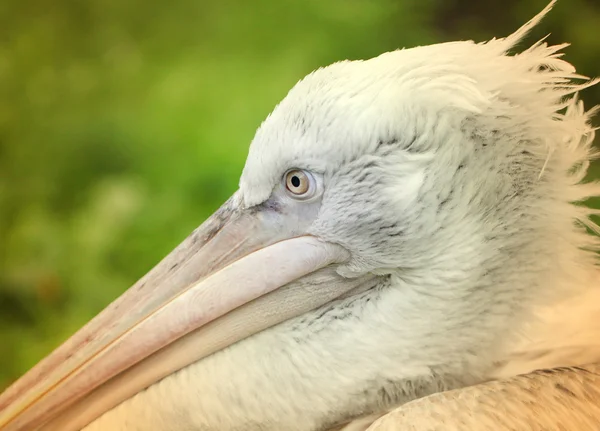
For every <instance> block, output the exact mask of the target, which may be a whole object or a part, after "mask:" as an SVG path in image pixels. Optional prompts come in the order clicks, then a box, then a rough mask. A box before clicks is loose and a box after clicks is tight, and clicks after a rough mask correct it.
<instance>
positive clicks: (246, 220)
mask: <svg viewBox="0 0 600 431" xmlns="http://www.w3.org/2000/svg"><path fill="white" fill-rule="evenodd" d="M296 222H297V221H296ZM288 224H290V222H287V221H286V215H285V214H281V213H279V211H278V209H277V208H276V207H273V206H268V205H263V206H262V207H259V208H250V209H244V208H242V204H241V198H240V197H239V193H236V194H235V195H234V196H233V197H232V198H231V199H229V200H228V201H227V202H226V203H225V204H224V205H223V206H222V207H221V208H220V209H219V210H218V211H217V212H216V213H215V214H214V215H213V216H211V217H210V218H209V219H208V220H207V221H206V222H205V223H204V224H202V225H201V226H200V227H199V228H198V229H196V230H195V231H194V232H193V233H192V234H191V235H190V236H189V237H188V238H187V239H186V240H185V241H184V242H183V243H182V244H180V245H179V246H178V247H177V248H176V249H175V250H173V251H172V252H171V253H170V254H169V255H168V256H167V257H166V258H164V259H163V261H162V262H160V263H159V264H158V265H157V266H156V267H155V268H154V269H152V270H151V271H150V272H149V273H148V274H147V275H146V276H144V277H143V278H142V279H140V280H139V281H138V282H137V283H136V284H135V285H133V286H132V287H131V288H130V289H129V290H128V291H126V292H125V293H124V294H123V295H122V296H121V297H119V298H118V299H117V300H116V301H114V302H113V303H112V304H110V305H109V306H108V307H107V308H106V309H104V310H103V311H102V312H101V313H100V314H99V315H98V316H96V317H95V318H94V319H92V320H91V321H90V322H89V323H87V324H86V325H85V326H84V327H83V328H82V329H81V330H79V331H78V332H77V333H76V334H75V335H73V336H72V337H71V338H70V339H69V340H67V341H66V342H65V343H64V344H63V345H62V346H60V347H59V348H58V349H56V350H55V351H54V352H53V353H52V354H50V355H49V356H48V357H46V358H45V359H44V360H42V361H41V362H40V363H39V364H38V365H36V366H35V367H34V368H33V369H32V370H30V371H29V372H28V373H27V374H26V375H25V376H24V377H22V378H21V379H20V380H18V381H17V382H16V383H15V384H14V385H12V386H11V387H10V388H9V389H8V390H7V391H6V392H4V393H3V394H2V396H0V430H2V431H24V430H27V431H31V430H44V431H49V430H60V431H68V430H78V429H81V428H82V427H84V426H86V425H87V424H88V423H90V422H92V421H93V420H94V419H95V418H97V417H98V416H100V415H101V414H103V413H104V412H106V411H108V410H110V409H111V408H112V407H114V406H115V405H117V404H119V403H120V402H122V401H123V400H125V399H128V398H130V397H131V396H133V395H135V394H136V393H137V392H139V391H141V390H143V389H145V388H147V387H148V386H150V385H152V384H153V383H155V382H156V381H158V380H160V379H162V378H164V377H166V376H168V375H169V374H171V373H173V372H175V371H177V370H178V369H181V368H183V367H185V366H187V365H189V364H191V363H193V362H196V361H198V360H199V359H201V358H203V357H205V356H207V355H209V354H211V353H213V352H215V351H217V350H220V349H222V348H224V347H227V346H228V345H231V344H232V343H235V342H237V341H239V340H241V339H243V338H246V337H248V336H250V335H252V334H253V333H256V332H259V331H261V330H263V329H266V328H268V327H270V326H273V325H275V324H277V323H280V322H282V321H284V320H287V319H289V318H290V317H293V316H295V315H299V314H302V313H305V312H307V311H309V310H310V309H314V308H316V307H318V306H320V305H322V304H324V303H326V302H329V301H331V300H333V299H335V298H336V297H339V296H341V295H344V294H345V293H346V292H347V291H348V290H350V289H355V288H357V287H358V286H359V285H360V284H361V283H363V282H364V280H349V279H341V277H340V276H338V275H337V274H336V273H335V270H334V268H333V267H332V266H331V265H332V264H335V263H341V262H343V261H345V260H347V258H348V254H347V252H346V251H345V250H344V249H342V248H341V247H339V246H337V245H334V244H329V243H324V242H322V241H320V240H319V239H317V238H315V237H313V236H308V235H302V234H301V233H298V232H294V229H296V230H298V229H297V227H296V228H290V227H289V226H287V225H288ZM324 283H327V289H318V287H319V286H320V285H322V284H324ZM294 287H295V288H294Z"/></svg>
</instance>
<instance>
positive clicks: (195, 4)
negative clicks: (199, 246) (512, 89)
mask: <svg viewBox="0 0 600 431" xmlns="http://www.w3.org/2000/svg"><path fill="white" fill-rule="evenodd" d="M546 3H547V1H546V0H527V1H524V0H493V1H480V0H254V1H245V0H223V1H220V2H216V1H201V0H196V1H193V0H178V1H177V0H175V1H172V2H148V1H142V0H86V1H83V2H82V1H76V0H54V1H52V2H49V1H46V0H2V1H1V2H0V390H1V389H2V388H3V387H5V386H6V385H7V384H9V383H10V382H11V381H12V380H14V379H15V378H16V377H18V376H19V375H20V374H21V373H23V372H24V371H26V370H27V369H28V368H29V367H31V366H32V365H33V364H34V363H35V362H37V361H38V360H39V359H40V358H41V357H42V356H44V355H46V354H47V353H49V351H50V350H52V349H53V348H54V347H55V346H56V345H57V344H59V343H60V342H62V341H63V340H64V339H65V338H67V337H68V336H69V335H70V334H72V333H73V332H74V331H75V330H76V329H77V328H78V327H79V326H81V325H82V324H83V323H84V322H85V321H87V320H88V319H89V318H90V317H92V316H93V315H94V314H96V313H97V312H98V311H100V310H101V309H102V308H103V307H104V306H106V305H107V304H108V303H109V302H110V301H111V300H112V299H114V298H115V297H117V296H118V295H119V294H120V293H121V292H122V291H124V290H125V289H126V288H127V287H128V286H129V285H131V284H132V283H133V282H134V281H135V280H136V279H138V278H139V277H140V276H141V275H143V274H144V273H145V272H146V271H147V270H148V269H150V268H151V267H152V266H153V265H154V264H155V263H156V262H157V261H159V260H160V259H161V258H162V257H163V256H164V255H165V254H166V253H167V252H168V251H169V250H170V249H171V248H172V247H174V246H175V245H176V244H177V243H179V242H180V241H181V240H182V239H183V238H184V237H186V236H187V234H188V233H189V232H190V231H191V230H192V229H194V228H195V227H196V226H197V225H198V224H200V223H201V222H202V221H203V219H204V218H205V217H206V216H208V215H209V214H210V213H211V212H212V211H213V210H215V209H216V208H217V207H218V206H219V204H220V203H221V202H222V201H223V200H225V199H226V198H227V197H228V196H229V195H230V194H231V193H232V192H233V191H234V190H235V189H236V184H237V180H238V177H239V174H240V172H241V169H242V166H243V163H244V159H245V157H246V151H247V146H248V144H249V142H250V140H251V139H252V136H253V133H254V131H255V129H256V128H257V126H258V125H259V124H260V122H261V120H262V119H263V118H264V117H265V116H266V115H267V114H268V113H269V111H270V110H271V109H272V108H273V107H274V105H275V104H276V103H277V102H278V101H279V100H280V99H281V98H283V97H284V96H285V94H286V92H287V90H288V89H289V88H290V87H292V86H293V85H294V83H295V82H296V81H297V80H298V79H300V78H301V77H302V76H304V75H305V74H307V73H308V72H310V71H311V70H313V69H315V68H317V67H319V66H323V65H327V64H329V63H332V62H334V61H337V60H342V59H346V58H350V59H357V58H368V57H372V56H376V55H378V54H380V53H382V52H384V51H389V50H393V49H396V48H399V47H404V46H406V47H410V46H414V45H417V44H430V43H437V42H443V41H448V40H455V39H474V40H477V41H482V40H486V39H489V38H491V37H493V36H504V35H507V34H508V33H510V32H512V31H513V30H515V29H516V28H518V27H519V26H520V25H521V24H523V23H524V22H525V21H526V20H527V19H529V18H530V17H532V16H533V15H534V14H535V13H536V12H538V11H539V10H541V9H542V8H543V7H544V6H545V5H546ZM598 3H599V2H598V1H597V0H560V1H559V4H558V5H557V6H556V7H555V9H554V11H553V12H552V13H551V14H550V15H549V16H548V17H547V18H546V20H544V22H543V25H541V26H540V27H539V28H537V29H536V30H535V32H534V34H533V35H532V36H531V37H530V38H529V39H528V41H529V42H531V41H533V40H534V39H539V38H541V37H542V36H544V35H546V34H547V33H550V32H551V33H552V36H551V37H550V41H551V42H554V43H558V42H563V41H568V42H571V43H572V44H573V46H572V47H571V48H568V49H567V56H566V58H567V60H569V61H571V62H572V63H574V64H575V65H577V67H578V71H579V72H580V73H582V74H584V75H588V76H596V75H600V70H599V68H598V59H599V58H600V37H598V36H599V34H598V33H599V32H598V30H597V26H598V25H599V24H600V5H599V4H598ZM584 99H585V100H586V102H587V105H588V106H592V105H594V104H597V103H599V102H600V89H599V88H593V89H590V90H586V93H585V94H584Z"/></svg>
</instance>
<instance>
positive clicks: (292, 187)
mask: <svg viewBox="0 0 600 431" xmlns="http://www.w3.org/2000/svg"><path fill="white" fill-rule="evenodd" d="M284 180H285V188H286V189H287V191H288V192H289V193H290V194H291V195H292V197H295V198H302V199H307V198H310V197H311V196H312V195H313V194H314V193H315V190H316V184H315V179H314V178H313V176H312V174H311V173H310V172H307V171H304V170H302V169H291V170H289V171H287V172H286V173H285V175H284Z"/></svg>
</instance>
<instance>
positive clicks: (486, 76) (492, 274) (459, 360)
mask: <svg viewBox="0 0 600 431" xmlns="http://www.w3.org/2000/svg"><path fill="white" fill-rule="evenodd" d="M550 7H551V5H550V6H548V7H547V8H546V9H545V10H544V11H543V12H542V13H540V14H539V15H538V16H536V17H535V18H534V19H533V20H532V21H530V22H529V23H528V24H526V25H525V26H524V27H522V28H521V29H520V30H518V31H517V32H516V33H514V34H512V35H511V36H509V37H507V38H504V39H494V40H491V41H489V42H487V43H482V44H476V43H473V42H453V43H444V44H438V45H432V46H425V47H418V48H412V49H405V50H399V51H394V52H389V53H386V54H383V55H381V56H379V57H377V58H373V59H371V60H367V61H345V62H340V63H336V64H333V65H331V66H328V67H326V68H323V69H319V70H317V71H315V72H313V73H312V74H310V75H309V76H307V77H306V78H304V79H303V80H302V81H300V82H299V83H298V84H297V85H296V86H295V87H294V88H293V89H292V90H291V91H290V93H289V94H288V95H287V97H286V98H285V99H284V100H283V101H282V102H281V103H280V104H279V105H278V106H277V107H276V108H275V110H274V111H273V113H272V114H271V115H270V116H269V117H268V118H267V119H266V120H265V122H264V123H263V124H262V125H261V127H260V128H259V130H258V131H257V133H256V136H255V138H254V140H253V142H252V145H251V147H250V152H249V155H248V160H247V163H246V166H245V168H244V172H243V174H242V177H241V180H240V190H239V192H238V195H237V196H238V197H239V199H241V201H242V203H243V206H244V207H245V208H249V209H252V208H262V209H264V208H267V209H268V211H271V212H270V213H267V214H274V213H277V214H279V215H282V217H285V218H286V220H287V222H288V223H291V224H290V226H291V228H290V229H291V232H292V234H293V235H305V234H308V235H312V236H315V237H317V238H318V239H320V240H322V241H324V242H328V243H334V244H337V245H339V246H341V247H342V248H344V249H345V250H347V251H348V252H349V256H350V258H349V259H348V260H347V261H345V262H343V263H341V264H339V265H336V266H334V267H333V268H334V269H335V271H336V272H337V274H339V275H335V274H333V273H332V274H330V276H332V277H338V278H340V276H341V277H345V278H355V277H371V278H372V277H373V276H377V279H376V285H375V286H374V287H372V288H369V289H366V290H365V291H362V292H359V293H357V294H355V295H346V296H345V297H342V298H340V299H337V300H335V301H333V302H330V303H328V304H326V305H324V306H322V307H320V308H318V309H316V310H314V311H311V312H308V313H305V314H302V315H301V316H298V317H295V318H293V319H291V320H288V321H286V322H284V323H281V324H279V325H277V326H274V327H271V328H270V329H267V330H264V331H262V332H259V333H257V334H255V335H253V336H252V337H250V338H247V339H245V340H243V341H241V342H238V343H237V344H233V345H232V346H230V347H228V348H226V349H224V350H221V351H219V352H217V353H215V354H213V355H211V356H208V357H207V358H204V359H202V360H200V361H198V362H195V363H193V364H192V365H189V366H187V367H186V368H183V369H182V370H180V371H178V372H175V373H173V374H171V375H170V376H169V377H167V378H165V379H163V380H161V381H160V382H158V383H156V384H154V385H153V386H151V387H150V388H148V389H147V390H145V391H143V392H140V393H139V394H137V395H136V396H134V397H132V398H130V399H128V400H126V401H125V402H123V403H122V404H120V405H119V406H117V407H116V408H114V409H112V410H111V411H109V412H108V413H106V414H104V415H103V416H102V417H101V418H99V419H98V420H96V421H95V422H93V423H92V424H91V425H89V426H88V427H87V428H86V431H105V430H115V431H119V430H123V431H125V430H127V431H137V430H140V431H141V430H144V431H148V430H156V431H166V430H178V431H184V430H190V431H191V430H222V431H226V430H242V429H243V430H254V429H256V430H298V431H309V430H325V429H328V428H330V427H334V426H340V425H343V424H346V423H348V422H349V421H352V420H353V419H356V418H361V417H368V420H367V421H366V423H367V424H368V423H370V422H371V421H372V420H373V419H374V418H376V417H378V416H381V415H383V414H385V413H386V412H388V411H390V410H391V409H394V408H395V407H397V406H399V405H402V404H404V403H406V402H409V401H411V400H414V399H418V398H422V397H426V396H428V395H430V394H434V393H439V392H442V391H445V390H449V389H456V388H461V387H465V386H470V385H476V384H479V383H482V382H485V381H488V380H491V379H502V378H509V379H513V380H508V381H507V382H506V383H498V385H500V386H498V387H507V388H510V390H507V394H508V395H509V396H510V397H511V401H513V402H514V403H515V404H514V405H517V406H518V399H519V394H520V393H525V392H527V388H528V386H527V383H523V381H526V382H537V381H538V380H536V379H537V377H531V378H530V379H529V380H519V379H516V380H514V376H515V375H517V374H521V373H528V372H530V371H533V370H535V369H538V368H545V367H557V366H566V365H582V364H586V363H590V362H595V361H600V341H598V340H600V319H598V315H599V314H598V313H600V286H598V272H597V268H596V266H595V260H596V256H595V254H594V252H593V250H595V249H597V248H598V239H597V238H596V237H593V236H590V235H588V234H586V232H585V230H584V228H583V225H585V226H588V227H591V228H594V229H596V226H595V225H594V224H593V223H592V222H591V221H589V219H588V217H589V215H590V213H591V212H592V211H591V210H590V209H588V208H586V207H584V206H580V205H573V202H579V201H582V200H584V199H586V198H587V197H589V196H595V195H600V187H599V186H598V185H597V184H596V183H590V184H582V180H583V178H584V176H585V174H586V171H587V167H588V164H589V161H590V159H591V158H592V155H593V150H592V146H591V144H592V140H593V135H594V132H593V129H592V126H591V125H590V122H589V119H590V116H591V113H590V112H585V110H584V108H583V104H582V103H581V102H578V101H577V97H576V93H577V91H579V90H581V89H582V88H585V87H587V86H589V85H592V84H593V83H594V81H590V80H588V79H586V78H582V77H580V76H579V75H577V74H576V72H575V69H574V68H573V66H572V65H571V64H569V63H568V62H566V61H564V60H562V59H561V58H560V56H561V54H560V51H561V49H562V48H563V47H564V45H560V46H548V45H546V44H545V43H543V42H540V43H536V44H535V45H533V46H532V47H530V48H528V49H525V50H524V51H522V52H520V53H519V54H516V55H508V54H507V52H508V51H509V50H512V49H514V47H515V46H516V45H517V44H518V42H519V41H520V40H521V39H522V38H523V37H524V36H525V34H526V33H527V32H528V31H529V30H530V29H531V28H532V27H533V26H534V25H535V24H536V23H537V22H538V21H539V20H540V19H541V18H542V16H543V15H544V14H545V13H546V12H547V11H548V10H549V9H550ZM292 168H299V169H302V170H304V171H306V172H309V173H311V175H314V178H315V184H316V186H315V187H317V188H319V190H321V192H320V194H317V195H316V196H315V197H314V198H310V199H308V200H294V199H291V198H290V197H289V196H288V195H286V193H285V190H284V187H282V184H281V178H282V175H284V174H285V172H286V171H288V170H289V169H292ZM310 178H312V177H310ZM317 183H318V184H317ZM265 217H267V218H268V217H269V216H265ZM290 220H291V221H290ZM292 258H293V257H292ZM369 287H371V286H369ZM240 288H243V283H242V284H240ZM319 288H320V289H327V285H323V286H320V287H319ZM257 318H260V316H257ZM594 369H595V368H594ZM557 374H560V373H557ZM567 374H568V373H567ZM572 374H574V375H577V371H574V372H572ZM569 376H570V374H569ZM560 378H561V379H562V378H563V377H560ZM569 378H570V377H567V380H568V379H569ZM568 381H569V382H572V381H571V380H568ZM597 383H598V382H597V381H596V384H597ZM565 384H567V385H568V384H570V383H565ZM502 385H506V386H502ZM575 385H576V383H575ZM542 386H543V385H542ZM542 386H540V387H542ZM550 386H551V385H550ZM550 386H549V387H550ZM576 386H577V385H576ZM490 387H492V388H494V386H493V384H492V386H489V384H487V385H483V386H474V387H473V388H470V389H469V390H468V391H470V392H463V394H467V395H461V392H460V391H459V392H449V393H448V395H442V396H441V397H446V399H450V400H451V402H450V403H443V402H440V403H437V401H435V400H438V399H439V398H440V396H439V395H438V396H436V397H437V398H424V399H423V400H420V401H415V402H413V403H410V404H408V405H407V407H406V409H404V408H402V407H400V409H399V410H397V411H395V412H394V413H392V414H390V415H388V416H386V417H385V418H384V419H382V420H381V421H379V422H378V423H377V424H376V425H375V426H374V428H373V429H374V430H378V431H382V430H384V429H385V430H387V429H390V430H391V429H396V428H394V426H400V425H399V424H400V422H398V421H400V420H401V418H402V417H403V416H404V417H408V418H409V419H408V422H405V423H403V424H404V425H403V426H409V425H411V424H412V425H414V427H413V428H410V429H419V430H422V429H438V428H435V426H436V425H432V423H433V422H429V425H428V420H431V421H435V419H436V414H433V413H432V412H435V410H436V409H439V411H440V412H446V413H447V412H456V411H462V412H463V413H465V414H467V416H468V411H467V410H465V409H469V408H471V407H472V406H473V405H476V403H471V404H468V403H467V404H460V403H459V404H456V403H455V401H456V399H458V400H459V401H456V402H460V400H462V399H466V398H468V397H469V396H471V395H472V394H473V393H475V394H476V396H477V394H479V393H481V394H484V395H482V397H484V396H488V395H489V393H490V390H489V388H490ZM529 387H531V386H529ZM520 388H521V389H520ZM522 388H525V389H522ZM473 391H475V392H473ZM477 391H480V392H477ZM486 391H487V392H486ZM540 391H541V392H540V393H542V392H543V391H542V389H540ZM568 391H571V392H572V393H578V392H577V389H573V388H570V389H568ZM491 393H492V395H491V397H492V399H493V400H494V401H493V402H499V403H502V402H504V401H503V400H500V401H498V399H497V398H493V397H497V396H498V394H497V393H494V390H492V391H491ZM596 393H597V392H596ZM469 394H470V395H469ZM454 396H456V399H454V398H452V397H454ZM540 396H542V395H540ZM461 397H463V398H461ZM465 397H466V398H465ZM419 402H421V404H417V407H416V408H415V407H413V406H414V405H415V404H414V403H419ZM528 402H530V401H528ZM561 402H566V401H564V400H563V401H561ZM423 403H429V404H427V405H426V404H423ZM452 403H455V404H452ZM450 404H452V406H450V407H448V406H449V405H450ZM424 405H426V406H428V407H423V406H424ZM490 405H491V404H489V403H488V404H487V407H488V408H489V406H490ZM514 405H513V404H511V406H513V407H514ZM507 406H508V405H507ZM513 407H511V409H509V408H508V407H507V409H506V411H510V415H511V416H514V418H515V419H514V420H515V422H514V423H515V424H516V423H519V422H518V421H519V420H521V419H520V418H519V413H518V411H519V408H516V410H517V411H516V412H515V410H514V409H513ZM542 407H543V406H541V407H540V408H542ZM548 407H549V408H551V404H549V406H548ZM410 409H412V410H410ZM418 409H422V410H418ZM444 409H446V410H444ZM448 409H449V410H448ZM452 409H454V410H452ZM501 411H504V410H501ZM406 412H408V413H406ZM411 412H413V413H411ZM414 412H417V413H416V416H410V414H415V413H414ZM446 413H445V414H446ZM480 413H481V415H482V416H486V411H485V408H483V410H481V411H480ZM489 413H490V414H497V413H498V412H497V411H496V412H494V411H493V409H491V410H490V412H489ZM522 413H523V414H524V415H531V413H530V412H527V411H525V410H523V411H522ZM423 415H425V416H423ZM454 416H456V415H454V414H450V415H447V416H444V415H443V414H440V415H439V417H442V418H444V420H445V421H446V422H444V423H446V424H447V425H448V424H449V422H447V421H449V420H452V419H453V417H454ZM415 417H418V418H419V420H420V421H422V422H419V423H418V424H417V423H416V422H414V421H415V420H416V419H415ZM439 417H438V419H439ZM486 417H487V416H486ZM410 418H412V419H410ZM528 418H529V419H528V420H530V419H531V416H528ZM471 419H473V418H472V417H471ZM488 419H489V417H488ZM456 420H457V423H458V421H459V418H458V417H457V418H456ZM598 420H600V417H598ZM484 422H485V420H484V419H481V421H480V422H478V423H477V425H475V424H474V423H472V422H471V423H469V422H468V421H467V422H464V424H467V423H468V425H469V426H470V427H471V428H469V429H474V428H472V427H475V429H480V430H483V429H488V428H489V426H488V425H484ZM485 423H487V422H485ZM490 423H495V422H490ZM417 425H419V426H417ZM352 426H360V427H362V428H363V429H364V427H365V426H366V425H364V424H360V422H354V424H353V425H352ZM428 426H429V428H428ZM465 426H466V425H465ZM486 427H488V428H486ZM402 429H409V428H402ZM444 429H446V428H444ZM448 429H449V428H448ZM457 429H462V428H460V427H458V428H457Z"/></svg>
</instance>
